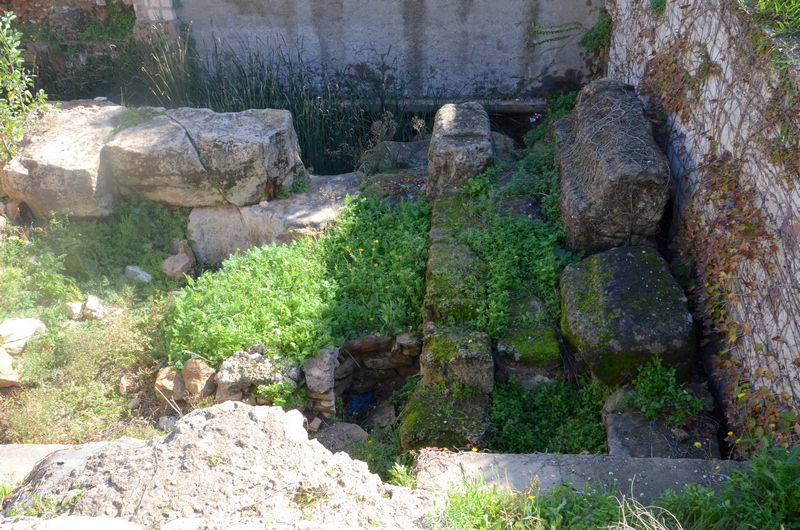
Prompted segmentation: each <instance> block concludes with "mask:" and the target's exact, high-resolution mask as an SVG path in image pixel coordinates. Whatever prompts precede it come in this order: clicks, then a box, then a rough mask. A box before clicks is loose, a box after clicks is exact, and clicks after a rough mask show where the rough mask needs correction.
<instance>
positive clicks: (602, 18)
mask: <svg viewBox="0 0 800 530" xmlns="http://www.w3.org/2000/svg"><path fill="white" fill-rule="evenodd" d="M578 44H579V45H581V46H583V47H585V48H586V51H587V52H589V53H597V54H603V53H606V52H607V51H608V48H609V46H610V45H611V16H610V15H609V14H608V12H606V11H605V10H603V11H600V14H599V15H598V17H597V23H596V24H595V25H594V26H592V29H590V30H589V31H587V32H586V33H584V34H583V37H581V40H579V41H578Z"/></svg>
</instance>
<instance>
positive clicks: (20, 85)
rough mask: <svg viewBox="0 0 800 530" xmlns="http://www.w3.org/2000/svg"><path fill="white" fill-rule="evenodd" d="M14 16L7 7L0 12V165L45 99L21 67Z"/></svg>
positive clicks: (33, 118) (30, 76) (12, 154)
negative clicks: (0, 95) (35, 89)
mask: <svg viewBox="0 0 800 530" xmlns="http://www.w3.org/2000/svg"><path fill="white" fill-rule="evenodd" d="M16 18H17V17H16V15H14V13H12V12H11V11H6V12H5V13H4V14H3V15H2V16H0V57H2V60H0V94H2V96H3V97H0V140H2V151H0V165H5V163H6V162H8V161H9V160H11V159H12V158H13V157H14V154H16V151H17V147H18V146H19V143H20V142H21V141H22V136H23V135H24V134H25V131H26V130H27V129H28V127H30V126H31V125H32V124H33V122H34V121H35V120H36V117H37V113H39V112H41V111H43V110H45V101H46V100H47V96H46V95H45V93H44V92H42V91H41V90H39V91H38V92H33V79H34V78H33V76H32V75H31V74H30V73H29V72H28V71H27V70H25V68H23V63H24V59H23V58H22V48H21V46H20V42H21V38H22V33H20V32H19V31H17V30H16V29H15V28H14V27H13V26H12V22H13V21H14V19H16Z"/></svg>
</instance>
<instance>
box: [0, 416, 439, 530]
mask: <svg viewBox="0 0 800 530" xmlns="http://www.w3.org/2000/svg"><path fill="white" fill-rule="evenodd" d="M76 493H81V494H82V495H79V496H78V498H75V496H76ZM39 498H46V499H52V501H53V502H54V503H64V502H66V501H67V500H69V499H73V502H72V503H71V504H70V506H71V507H72V508H71V514H72V515H77V516H81V515H95V514H104V515H105V514H111V515H114V516H116V517H121V518H123V519H127V520H130V521H131V522H133V523H136V524H139V525H142V526H145V527H147V528H153V527H156V526H158V527H162V528H163V527H164V526H165V525H167V524H170V525H172V524H173V523H174V522H175V521H173V522H172V523H168V522H169V521H172V520H173V519H178V518H184V517H187V516H188V517H192V518H193V517H203V518H226V519H227V524H225V523H224V522H223V523H221V524H217V525H214V526H212V528H220V529H222V528H231V527H232V526H234V527H235V526H237V525H238V523H239V521H246V520H247V518H248V517H254V516H258V517H259V518H262V520H261V521H260V524H259V525H258V528H265V527H266V528H287V529H288V528H299V527H303V528H323V527H327V528H344V527H370V526H372V524H373V523H374V522H375V521H383V522H385V523H386V526H385V528H386V529H387V530H399V529H404V530H410V529H422V528H426V523H425V518H424V516H425V515H426V514H427V513H428V512H430V511H431V510H432V509H433V501H434V499H438V501H439V502H442V500H443V498H444V495H438V496H432V495H431V494H430V493H427V492H420V491H417V490H408V489H406V488H392V489H391V490H387V486H385V485H384V484H382V483H381V481H380V479H379V478H378V476H377V475H374V474H372V473H370V472H369V469H368V468H367V465H366V464H365V463H364V462H360V461H356V460H351V459H350V457H349V456H347V454H345V453H337V454H331V452H330V451H328V450H327V449H325V448H324V447H323V446H322V445H320V444H319V442H317V441H314V440H308V436H307V434H306V433H305V431H304V429H303V428H302V416H301V415H300V413H299V412H297V411H293V412H290V413H286V412H284V411H283V410H281V409H280V408H279V407H251V406H249V405H245V404H243V403H235V402H233V403H224V404H221V405H216V406H213V407H209V408H204V409H199V410H195V411H193V412H191V413H189V414H187V415H186V416H184V417H183V418H182V419H180V420H179V421H178V422H177V424H176V425H175V427H174V429H173V430H172V432H171V433H170V434H169V435H166V436H159V437H156V438H154V439H153V440H149V441H145V440H134V439H131V438H122V439H119V440H115V441H112V442H102V443H99V444H87V445H84V446H76V447H75V448H73V449H71V450H65V451H59V452H57V453H55V454H53V455H52V456H50V457H48V458H47V459H46V460H44V461H43V462H42V463H40V464H39V465H37V467H36V468H35V469H34V470H33V472H32V473H31V475H30V476H29V477H28V479H27V480H26V482H25V483H24V484H23V485H22V486H21V487H20V488H19V489H18V490H17V492H16V493H15V495H14V497H13V500H11V504H10V506H9V507H10V508H11V507H15V508H14V509H15V510H19V511H20V512H21V513H24V512H25V511H26V510H27V508H28V507H29V506H31V505H32V504H33V503H34V502H35V501H36V499H39ZM309 498H311V499H312V500H313V501H314V502H313V505H312V507H311V508H310V509H309ZM400 498H402V499H403V500H402V501H399V499H400ZM355 499H358V502H355ZM61 505H62V506H63V505H64V504H61ZM298 521H301V522H300V523H298ZM173 526H174V525H173ZM80 527H81V526H76V528H80ZM174 527H175V528H186V526H174ZM253 527H255V525H254V526H253ZM190 528H208V526H205V525H202V526H194V527H191V526H190Z"/></svg>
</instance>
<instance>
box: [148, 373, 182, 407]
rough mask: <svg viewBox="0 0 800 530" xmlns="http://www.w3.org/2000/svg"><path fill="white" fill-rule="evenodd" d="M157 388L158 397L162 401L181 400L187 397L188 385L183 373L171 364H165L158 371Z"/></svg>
mask: <svg viewBox="0 0 800 530" xmlns="http://www.w3.org/2000/svg"><path fill="white" fill-rule="evenodd" d="M155 390H156V397H157V398H158V399H159V400H160V401H164V400H172V401H181V400H184V399H186V386H185V385H184V384H183V375H181V373H180V372H178V371H177V370H175V369H174V368H172V367H171V366H165V367H164V368H162V369H161V370H159V371H158V375H157V376H156V383H155Z"/></svg>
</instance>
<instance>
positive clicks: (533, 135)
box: [524, 92, 578, 146]
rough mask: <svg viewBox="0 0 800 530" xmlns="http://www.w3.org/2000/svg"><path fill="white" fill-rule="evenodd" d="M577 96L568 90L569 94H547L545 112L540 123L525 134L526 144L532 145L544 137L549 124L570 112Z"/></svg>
mask: <svg viewBox="0 0 800 530" xmlns="http://www.w3.org/2000/svg"><path fill="white" fill-rule="evenodd" d="M577 98H578V93H577V92H570V93H569V94H548V96H547V114H546V116H545V119H544V120H543V121H542V123H540V124H538V125H536V126H535V127H534V128H533V129H531V130H530V131H528V132H527V133H526V134H525V136H524V140H525V144H526V145H529V146H530V145H534V144H535V143H536V142H540V141H542V140H544V139H545V136H546V135H547V131H548V129H549V128H550V125H551V124H552V123H553V122H554V121H556V120H558V119H560V118H563V117H564V116H566V115H568V114H569V113H571V112H572V108H573V107H574V106H575V100H576V99H577Z"/></svg>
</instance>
